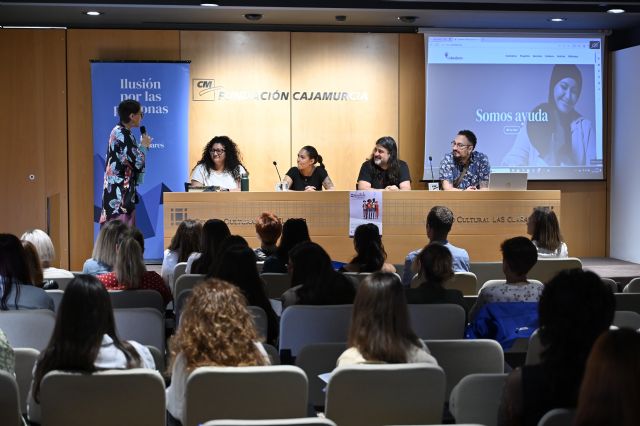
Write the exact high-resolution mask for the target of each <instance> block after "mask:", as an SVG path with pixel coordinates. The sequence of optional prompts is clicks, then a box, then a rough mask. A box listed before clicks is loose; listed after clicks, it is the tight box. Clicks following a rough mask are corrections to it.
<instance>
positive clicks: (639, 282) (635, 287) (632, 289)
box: [622, 277, 640, 293]
mask: <svg viewBox="0 0 640 426" xmlns="http://www.w3.org/2000/svg"><path fill="white" fill-rule="evenodd" d="M622 292H623V293H640V277H638V278H634V279H632V280H631V281H629V283H628V284H627V285H626V286H624V288H623V289H622Z"/></svg>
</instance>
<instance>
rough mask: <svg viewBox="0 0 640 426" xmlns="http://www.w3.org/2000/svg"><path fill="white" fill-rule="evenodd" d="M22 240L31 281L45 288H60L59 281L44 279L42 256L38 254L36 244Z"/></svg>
mask: <svg viewBox="0 0 640 426" xmlns="http://www.w3.org/2000/svg"><path fill="white" fill-rule="evenodd" d="M21 242H22V247H23V248H24V255H25V257H24V260H25V261H26V262H27V268H28V269H29V277H30V280H29V282H30V283H33V285H35V286H36V287H40V288H43V289H45V290H51V289H56V288H58V283H57V282H56V281H55V280H45V279H44V275H43V273H42V263H41V262H40V256H38V251H37V250H36V246H34V245H33V244H31V243H30V242H29V241H26V240H22V241H21Z"/></svg>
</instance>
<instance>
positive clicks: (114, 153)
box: [100, 125, 146, 224]
mask: <svg viewBox="0 0 640 426" xmlns="http://www.w3.org/2000/svg"><path fill="white" fill-rule="evenodd" d="M145 151H146V148H144V147H142V146H141V145H139V144H138V142H137V141H136V138H135V136H134V135H133V134H132V133H131V130H129V129H127V128H126V127H124V126H122V125H117V126H116V127H114V128H113V130H112V131H111V135H110V136H109V148H108V149H107V157H106V167H105V172H104V186H103V192H102V213H101V215H100V224H102V223H104V222H106V221H108V220H110V219H112V218H114V217H117V216H120V215H122V214H130V213H132V212H133V211H134V210H135V207H136V206H135V205H136V203H137V202H138V196H137V194H136V185H137V183H138V182H139V180H140V179H141V177H142V175H143V174H144V166H145Z"/></svg>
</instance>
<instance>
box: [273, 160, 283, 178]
mask: <svg viewBox="0 0 640 426" xmlns="http://www.w3.org/2000/svg"><path fill="white" fill-rule="evenodd" d="M273 166H274V167H275V168H276V173H278V179H280V182H282V177H281V176H280V171H279V170H278V163H276V162H275V161H274V162H273Z"/></svg>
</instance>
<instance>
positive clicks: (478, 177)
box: [440, 130, 491, 191]
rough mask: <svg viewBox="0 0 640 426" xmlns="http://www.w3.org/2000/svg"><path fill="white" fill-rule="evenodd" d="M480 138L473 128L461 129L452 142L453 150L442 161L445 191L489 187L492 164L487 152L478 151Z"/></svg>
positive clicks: (442, 177)
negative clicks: (477, 146) (477, 145)
mask: <svg viewBox="0 0 640 426" xmlns="http://www.w3.org/2000/svg"><path fill="white" fill-rule="evenodd" d="M477 141H478V139H477V138H476V135H475V134H473V132H472V131H471V130H460V131H459V132H458V134H457V135H456V137H455V139H454V140H453V141H452V142H451V152H450V153H449V154H447V155H445V156H444V158H443V159H442V161H441V162H440V180H441V181H442V189H444V190H445V191H475V190H478V189H479V190H487V189H489V175H490V174H491V166H490V165H489V158H488V157H487V155H486V154H483V153H482V152H479V151H476V143H477Z"/></svg>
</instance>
